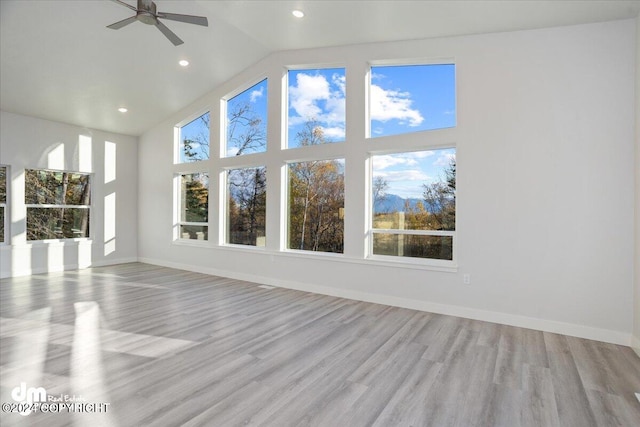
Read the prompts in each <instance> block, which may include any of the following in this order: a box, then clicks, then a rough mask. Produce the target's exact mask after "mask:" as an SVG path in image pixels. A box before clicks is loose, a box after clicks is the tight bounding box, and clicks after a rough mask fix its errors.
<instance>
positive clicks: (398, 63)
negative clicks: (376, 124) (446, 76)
mask: <svg viewBox="0 0 640 427" xmlns="http://www.w3.org/2000/svg"><path fill="white" fill-rule="evenodd" d="M367 65H368V72H367V77H366V100H365V110H366V120H365V139H366V140H367V142H371V140H379V139H385V138H394V137H404V136H406V135H412V134H421V133H424V132H438V131H445V130H451V129H456V128H457V127H458V64H457V62H456V61H455V59H454V58H452V57H449V58H437V59H434V58H426V59H413V60H397V59H394V60H377V61H368V63H367ZM427 65H453V67H454V69H453V90H454V94H453V96H454V100H455V113H454V115H455V122H454V125H453V126H449V127H441V128H434V129H421V130H415V131H410V132H404V133H397V134H390V135H381V136H374V135H372V132H371V121H372V119H371V84H372V77H373V70H372V69H373V68H374V67H410V66H427Z"/></svg>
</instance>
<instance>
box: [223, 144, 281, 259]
mask: <svg viewBox="0 0 640 427" xmlns="http://www.w3.org/2000/svg"><path fill="white" fill-rule="evenodd" d="M255 154H259V153H255ZM258 168H264V170H265V182H266V185H267V186H268V185H269V184H268V181H267V176H266V171H267V166H266V165H264V164H259V165H253V164H252V165H251V166H231V167H227V168H223V170H222V172H221V176H220V182H221V183H222V186H221V190H220V195H221V198H222V202H221V203H220V206H221V207H222V210H223V212H224V215H221V217H222V218H221V221H220V223H221V230H222V231H221V233H220V240H221V242H220V244H221V245H222V246H230V247H236V248H247V249H257V250H265V249H266V246H267V244H266V239H267V230H266V225H267V224H266V216H267V211H266V204H265V235H264V236H262V237H263V238H264V244H263V245H258V244H257V243H256V244H255V245H243V244H240V243H231V242H230V241H229V240H230V237H231V236H230V233H231V221H230V218H229V173H230V172H231V171H234V170H241V169H258ZM265 193H266V188H265Z"/></svg>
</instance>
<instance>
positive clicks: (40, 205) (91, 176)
mask: <svg viewBox="0 0 640 427" xmlns="http://www.w3.org/2000/svg"><path fill="white" fill-rule="evenodd" d="M27 171H45V172H54V173H70V174H76V175H85V176H88V177H89V185H90V188H89V191H90V195H89V198H90V200H91V202H90V203H89V204H88V205H62V204H55V203H54V204H51V203H46V204H45V203H26V196H27V195H26V191H25V204H24V206H25V232H26V236H27V237H26V239H27V242H29V243H33V242H60V241H86V240H91V239H92V236H93V233H94V231H93V228H94V219H93V209H92V206H93V182H94V174H93V173H87V172H78V171H70V170H60V169H47V168H27V169H25V171H24V173H25V185H26V175H27ZM30 208H31V209H33V208H44V209H47V208H57V209H88V210H89V235H88V236H87V237H84V236H82V237H64V238H60V239H34V240H30V239H29V237H28V236H29V223H28V222H27V219H28V217H29V215H28V210H29V209H30ZM5 218H6V214H5Z"/></svg>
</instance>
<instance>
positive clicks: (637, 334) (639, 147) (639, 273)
mask: <svg viewBox="0 0 640 427" xmlns="http://www.w3.org/2000/svg"><path fill="white" fill-rule="evenodd" d="M635 171H636V185H635V189H636V209H635V213H636V216H635V223H636V227H635V229H636V233H635V236H636V243H635V252H634V253H635V256H634V259H635V268H634V272H635V274H634V281H635V283H634V293H635V295H634V307H635V308H634V310H633V312H634V324H633V348H634V350H635V351H636V353H638V356H640V16H638V17H637V18H636V156H635Z"/></svg>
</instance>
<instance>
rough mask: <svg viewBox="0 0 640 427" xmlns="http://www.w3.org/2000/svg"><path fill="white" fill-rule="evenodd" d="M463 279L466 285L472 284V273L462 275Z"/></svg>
mask: <svg viewBox="0 0 640 427" xmlns="http://www.w3.org/2000/svg"><path fill="white" fill-rule="evenodd" d="M462 281H463V282H464V284H465V285H470V284H471V275H470V274H463V275H462Z"/></svg>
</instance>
